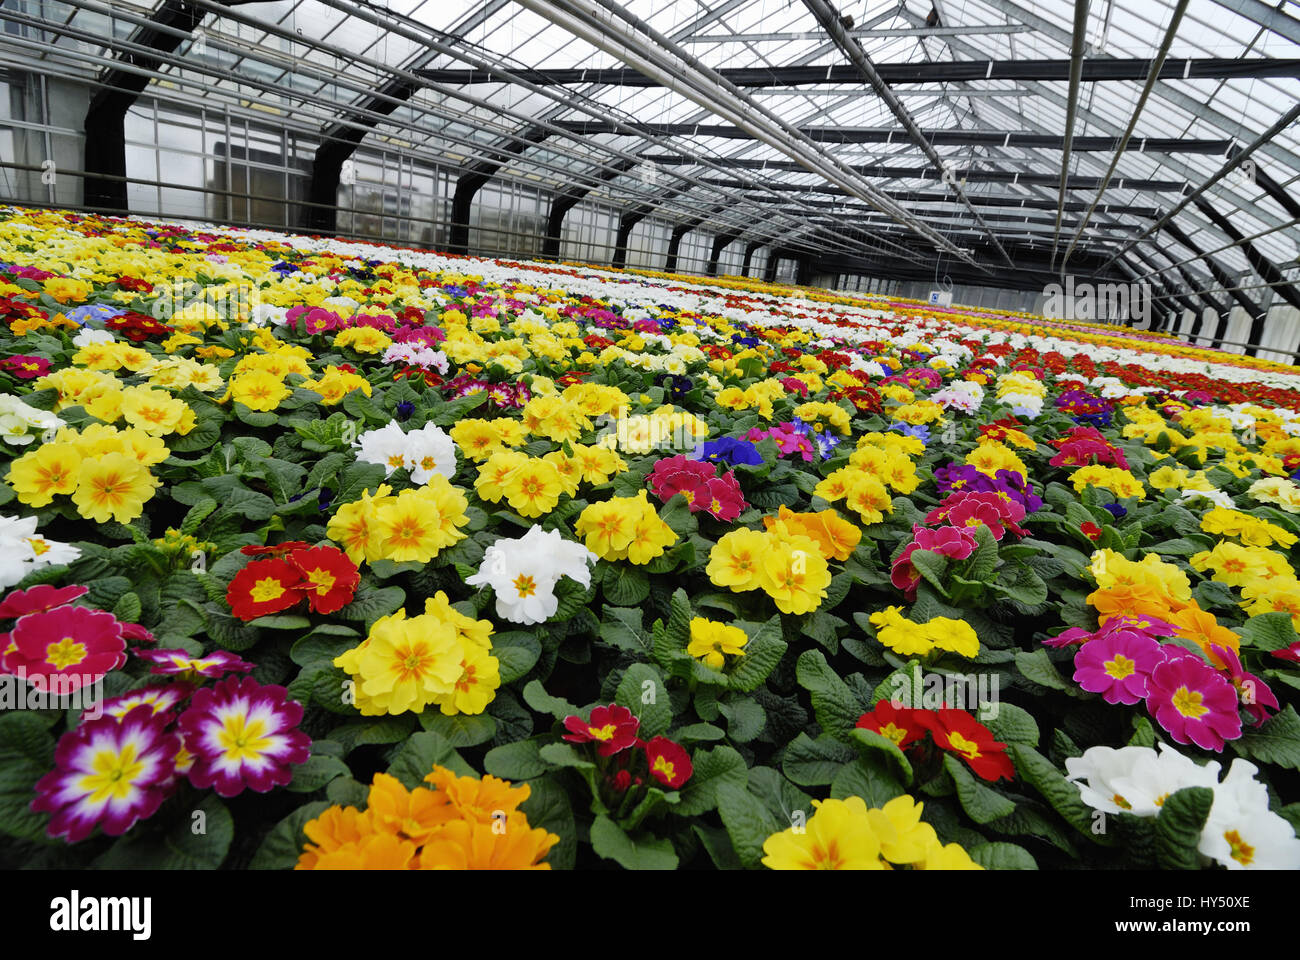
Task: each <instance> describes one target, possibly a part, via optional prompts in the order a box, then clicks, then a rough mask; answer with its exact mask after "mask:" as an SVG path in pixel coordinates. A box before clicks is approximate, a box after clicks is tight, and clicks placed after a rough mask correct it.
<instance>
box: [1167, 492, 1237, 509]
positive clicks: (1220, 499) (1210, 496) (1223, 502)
mask: <svg viewBox="0 0 1300 960" xmlns="http://www.w3.org/2000/svg"><path fill="white" fill-rule="evenodd" d="M1198 497H1204V498H1205V499H1206V500H1209V501H1210V502H1211V503H1213V504H1214V505H1215V506H1217V507H1223V508H1224V509H1225V510H1234V509H1236V507H1237V504H1236V503H1235V502H1234V501H1233V499H1232V497H1230V496H1228V494H1226V493H1224V492H1223V491H1222V490H1184V491H1183V495H1182V496H1181V497H1179V498H1178V502H1179V503H1186V502H1187V501H1188V500H1195V499H1196V498H1198Z"/></svg>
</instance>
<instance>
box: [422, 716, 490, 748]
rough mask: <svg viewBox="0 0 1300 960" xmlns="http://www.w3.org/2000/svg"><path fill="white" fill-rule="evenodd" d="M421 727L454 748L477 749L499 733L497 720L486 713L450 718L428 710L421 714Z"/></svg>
mask: <svg viewBox="0 0 1300 960" xmlns="http://www.w3.org/2000/svg"><path fill="white" fill-rule="evenodd" d="M420 726H422V727H424V729H425V730H429V731H432V732H433V733H436V734H438V736H440V737H442V738H443V739H444V740H446V741H447V743H448V744H449V745H450V746H452V747H476V746H478V745H479V744H480V743H487V742H488V741H489V740H491V739H492V738H493V737H494V736H495V735H496V732H497V722H496V718H495V717H490V716H488V715H487V714H486V713H477V714H469V713H457V714H453V715H452V716H450V717H449V716H446V715H445V714H443V713H441V712H437V713H435V712H434V711H433V710H432V709H428V710H425V711H424V712H423V713H421V714H420Z"/></svg>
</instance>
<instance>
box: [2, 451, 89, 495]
mask: <svg viewBox="0 0 1300 960" xmlns="http://www.w3.org/2000/svg"><path fill="white" fill-rule="evenodd" d="M80 472H81V453H80V452H79V451H78V450H77V448H76V446H75V445H74V444H71V443H57V442H55V443H47V444H44V445H43V446H41V447H39V448H37V449H35V450H33V451H31V452H30V453H25V454H23V455H22V456H21V457H19V458H18V459H17V460H15V461H14V462H13V463H12V464H11V465H10V468H9V475H8V476H7V477H6V479H7V480H8V482H9V485H10V486H11V487H13V488H14V492H15V493H16V494H18V499H19V500H21V501H22V502H23V503H25V504H27V505H28V506H29V507H44V506H46V505H48V504H49V503H50V502H51V501H52V500H53V499H54V497H55V495H56V494H70V493H72V492H73V491H74V490H76V489H77V478H78V477H79V476H80Z"/></svg>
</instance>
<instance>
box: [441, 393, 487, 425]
mask: <svg viewBox="0 0 1300 960" xmlns="http://www.w3.org/2000/svg"><path fill="white" fill-rule="evenodd" d="M487 398H488V395H487V391H486V390H478V391H476V392H474V393H471V394H468V395H466V396H463V397H457V398H456V399H455V400H448V401H447V402H446V403H442V404H438V405H435V406H434V407H433V409H432V412H431V413H430V415H429V422H430V423H436V424H437V425H438V426H440V427H450V426H452V425H453V424H455V423H457V422H458V421H460V420H464V419H465V418H466V416H468V414H469V412H470V411H471V410H474V409H475V408H477V407H479V406H481V405H482V404H484V403H486V402H487ZM426 402H427V401H426Z"/></svg>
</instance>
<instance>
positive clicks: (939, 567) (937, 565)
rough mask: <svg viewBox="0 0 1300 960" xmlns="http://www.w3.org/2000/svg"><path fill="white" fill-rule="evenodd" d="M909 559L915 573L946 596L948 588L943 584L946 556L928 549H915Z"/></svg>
mask: <svg viewBox="0 0 1300 960" xmlns="http://www.w3.org/2000/svg"><path fill="white" fill-rule="evenodd" d="M911 560H912V566H914V567H916V571H917V573H919V574H920V575H921V576H922V577H924V578H925V579H926V580H927V581H928V582H929V584H930V585H931V586H932V587H934V589H936V590H938V591H939V593H940V594H941V595H942V596H945V597H946V596H948V589H947V588H946V587H945V586H944V585H943V575H944V572H945V571H946V570H947V568H948V559H947V558H946V557H944V556H942V555H941V554H938V553H933V552H932V551H930V550H915V551H913V552H912V557H911Z"/></svg>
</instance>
